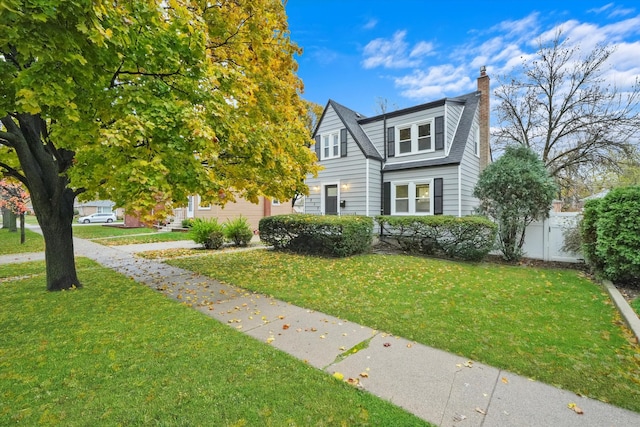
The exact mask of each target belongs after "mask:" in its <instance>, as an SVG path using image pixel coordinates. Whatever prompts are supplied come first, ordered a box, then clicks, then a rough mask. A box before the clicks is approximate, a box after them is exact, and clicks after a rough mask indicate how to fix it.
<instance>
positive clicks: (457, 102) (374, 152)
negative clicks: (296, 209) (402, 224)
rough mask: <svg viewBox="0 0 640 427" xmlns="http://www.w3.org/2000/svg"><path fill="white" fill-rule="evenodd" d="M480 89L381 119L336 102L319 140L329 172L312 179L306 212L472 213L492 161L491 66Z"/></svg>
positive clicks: (317, 133) (319, 153) (322, 161)
mask: <svg viewBox="0 0 640 427" xmlns="http://www.w3.org/2000/svg"><path fill="white" fill-rule="evenodd" d="M477 84H478V86H477V87H478V90H477V91H476V92H472V93H469V94H466V95H462V96H458V97H455V98H444V99H440V100H438V101H433V102H429V103H427V104H422V105H417V106H415V107H410V108H405V109H402V110H398V111H393V112H387V113H384V114H380V115H378V116H375V117H364V116H362V115H361V114H358V113H357V112H355V111H353V110H351V109H349V108H347V107H345V106H343V105H340V104H338V103H337V102H335V101H333V100H330V101H329V102H328V103H327V106H326V107H325V109H324V111H323V113H322V116H321V117H320V120H319V121H318V124H317V126H316V129H315V132H314V135H313V137H314V139H315V145H314V147H313V149H315V152H316V155H317V156H318V160H319V164H320V165H322V166H323V168H324V169H323V170H322V171H320V172H319V174H318V176H317V178H309V179H307V185H308V186H309V196H308V197H307V198H306V200H305V212H306V213H311V214H326V215H333V214H339V215H351V214H357V215H367V216H375V215H380V214H384V215H440V214H445V215H455V216H464V215H470V214H472V213H473V211H474V208H475V207H476V206H477V204H478V201H477V199H475V198H474V197H473V189H474V187H475V185H476V182H477V181H478V177H479V175H480V171H481V170H482V169H483V168H484V167H485V166H486V165H487V164H488V163H489V162H490V157H491V155H490V149H489V96H490V93H489V76H488V75H487V74H486V68H485V67H482V69H481V71H480V77H479V78H478V80H477Z"/></svg>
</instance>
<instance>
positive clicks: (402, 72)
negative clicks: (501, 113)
mask: <svg viewBox="0 0 640 427" xmlns="http://www.w3.org/2000/svg"><path fill="white" fill-rule="evenodd" d="M286 11H287V15H288V18H289V30H290V31H291V39H292V40H293V41H294V42H296V43H297V44H298V45H299V46H300V47H302V48H303V50H304V52H303V54H302V55H301V56H299V57H297V61H298V64H299V70H298V75H299V76H300V77H301V78H302V80H303V82H304V85H305V92H304V94H303V98H305V99H307V100H309V101H313V102H316V103H318V104H321V105H323V106H324V105H325V104H326V102H327V101H328V100H329V99H334V100H335V101H337V102H339V103H341V104H344V105H345V106H347V107H349V108H351V109H353V110H356V111H358V112H360V113H362V114H364V115H367V116H372V115H375V114H378V113H379V112H380V110H379V107H377V100H378V99H384V100H386V102H387V105H388V110H395V109H398V108H405V107H409V106H412V105H417V104H420V103H423V102H429V101H433V100H437V99H440V98H443V97H447V96H450V97H453V96H457V95H462V94H465V93H468V92H472V91H474V90H476V78H477V77H478V75H479V69H480V66H482V65H486V66H487V72H488V74H489V76H490V77H491V78H492V80H491V83H492V89H495V85H496V84H498V82H499V79H498V77H499V76H506V75H509V73H512V72H513V70H514V67H516V66H517V65H519V64H520V63H521V58H522V57H526V58H528V57H530V56H531V55H532V54H533V53H535V51H536V50H537V49H536V47H537V42H538V41H539V40H541V39H549V38H550V37H552V36H553V35H554V34H555V31H556V30H557V29H558V28H562V30H563V33H564V34H565V35H566V36H567V37H569V41H570V42H571V43H576V44H579V45H580V47H581V49H582V50H588V49H590V48H592V47H593V46H595V45H596V44H597V43H612V44H616V45H617V49H616V51H615V53H614V54H613V55H612V56H611V61H610V64H608V67H607V69H606V78H607V79H608V80H609V81H610V82H612V83H614V84H616V85H617V87H619V88H625V87H630V85H631V84H633V82H634V81H635V78H636V77H638V76H640V3H638V2H637V1H636V0H624V1H621V2H608V1H606V0H605V1H592V0H577V1H563V0H558V1H547V0H539V1H526V0H525V1H523V0H520V1H518V0H511V1H503V0H484V1H481V0H474V1H471V0H447V1H442V0H441V1H430V0H424V1H419V0H396V1H393V0H385V1H383V0H288V2H287V4H286Z"/></svg>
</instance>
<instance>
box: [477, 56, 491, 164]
mask: <svg viewBox="0 0 640 427" xmlns="http://www.w3.org/2000/svg"><path fill="white" fill-rule="evenodd" d="M490 80H491V79H489V76H488V75H487V67H486V66H484V65H483V66H482V67H480V77H478V92H480V172H482V171H483V170H484V168H486V167H487V165H488V164H489V163H491V148H490V147H489V122H490V117H491V115H490V111H491V109H490V108H491V107H490V105H489V97H490V95H491V94H490V92H489V81H490Z"/></svg>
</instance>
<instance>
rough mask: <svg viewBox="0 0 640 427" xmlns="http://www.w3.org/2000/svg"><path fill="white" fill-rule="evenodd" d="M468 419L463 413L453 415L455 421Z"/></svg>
mask: <svg viewBox="0 0 640 427" xmlns="http://www.w3.org/2000/svg"><path fill="white" fill-rule="evenodd" d="M466 419H467V416H466V415H462V414H459V415H455V416H454V417H453V421H463V420H466Z"/></svg>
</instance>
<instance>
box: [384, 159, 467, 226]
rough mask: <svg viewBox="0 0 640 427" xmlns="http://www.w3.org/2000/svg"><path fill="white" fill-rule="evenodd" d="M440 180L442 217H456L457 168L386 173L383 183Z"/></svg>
mask: <svg viewBox="0 0 640 427" xmlns="http://www.w3.org/2000/svg"><path fill="white" fill-rule="evenodd" d="M434 178H442V190H443V197H442V207H443V214H444V215H455V216H458V166H456V165H454V166H439V167H432V168H423V169H408V170H401V171H393V172H386V173H385V174H384V181H385V182H396V181H420V180H426V179H434Z"/></svg>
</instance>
